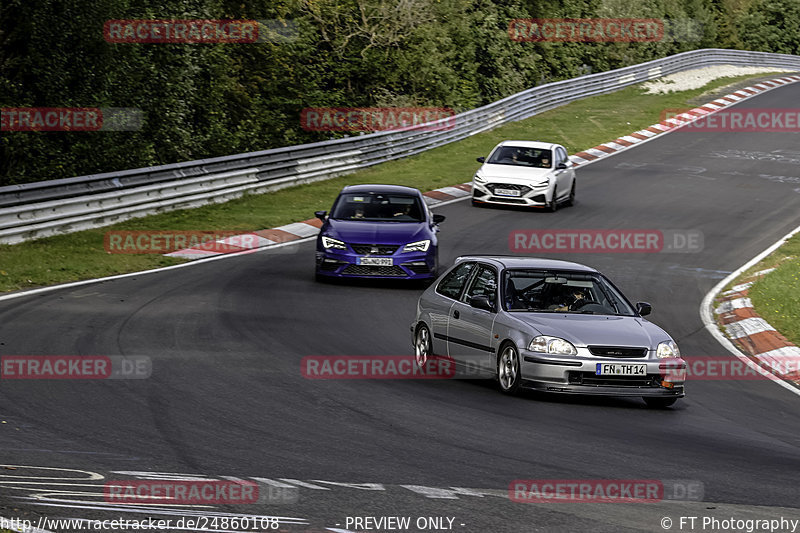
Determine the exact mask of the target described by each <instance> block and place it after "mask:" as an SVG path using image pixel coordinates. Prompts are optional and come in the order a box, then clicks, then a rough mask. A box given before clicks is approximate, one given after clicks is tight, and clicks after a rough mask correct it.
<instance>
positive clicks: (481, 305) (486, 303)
mask: <svg viewBox="0 0 800 533" xmlns="http://www.w3.org/2000/svg"><path fill="white" fill-rule="evenodd" d="M469 305H471V306H472V307H474V308H476V309H483V310H484V311H490V312H492V313H494V305H492V302H491V301H490V300H489V297H488V296H486V295H485V294H478V295H476V296H470V297H469Z"/></svg>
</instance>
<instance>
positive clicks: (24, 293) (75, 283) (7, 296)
mask: <svg viewBox="0 0 800 533" xmlns="http://www.w3.org/2000/svg"><path fill="white" fill-rule="evenodd" d="M315 238H316V236H315V237H306V238H304V239H297V240H294V241H287V242H282V243H280V244H275V245H272V246H267V247H265V248H260V249H258V250H243V251H241V252H233V253H229V254H221V255H217V256H214V257H205V258H203V259H197V260H195V261H190V262H187V263H181V264H180V265H172V266H166V267H159V268H153V269H150V270H140V271H138V272H128V273H127V274H116V275H114V276H106V277H104V278H95V279H85V280H81V281H70V282H69V283H62V284H60V285H51V286H49V287H39V288H36V289H30V290H24V291H20V292H13V293H11V294H3V295H0V301H3V300H13V299H14V298H21V297H23V296H32V295H34V294H41V293H44V292H51V291H55V290H58V289H68V288H71V287H80V286H82V285H91V284H92V283H100V282H102V281H112V280H116V279H123V278H131V277H135V276H144V275H146V274H155V273H158V272H166V271H168V270H174V269H177V268H187V267H191V266H195V265H200V264H203V263H209V262H211V261H222V260H223V259H230V258H233V257H238V256H240V255H245V254H252V253H263V252H267V251H270V250H274V249H275V248H283V247H284V246H295V245H297V244H300V243H304V242H309V241H312V240H314V239H315Z"/></svg>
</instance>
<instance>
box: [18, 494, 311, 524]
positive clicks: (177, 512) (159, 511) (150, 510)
mask: <svg viewBox="0 0 800 533" xmlns="http://www.w3.org/2000/svg"><path fill="white" fill-rule="evenodd" d="M20 499H22V500H25V499H27V498H20ZM64 501H65V502H67V503H72V504H75V505H66V504H65V503H48V502H39V501H31V502H30V505H36V506H39V507H63V508H70V509H91V510H95V511H113V512H116V513H138V514H154V515H164V516H208V517H230V518H267V519H268V518H274V519H276V520H278V521H280V522H286V523H289V524H301V525H302V524H304V523H306V522H307V519H306V518H298V517H289V516H271V515H257V514H245V513H223V512H216V511H211V510H207V509H202V510H194V509H177V508H176V509H163V508H159V507H153V506H151V505H140V506H136V507H128V506H125V505H103V504H94V505H85V502H83V501H81V500H64Z"/></svg>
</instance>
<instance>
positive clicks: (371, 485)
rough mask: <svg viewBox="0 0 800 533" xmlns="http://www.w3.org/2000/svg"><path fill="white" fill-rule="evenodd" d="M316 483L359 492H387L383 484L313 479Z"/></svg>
mask: <svg viewBox="0 0 800 533" xmlns="http://www.w3.org/2000/svg"><path fill="white" fill-rule="evenodd" d="M311 481H314V482H315V483H327V484H328V485H336V486H337V487H346V488H348V489H359V490H386V487H384V486H383V485H382V484H381V483H340V482H338V481H323V480H321V479H312V480H311Z"/></svg>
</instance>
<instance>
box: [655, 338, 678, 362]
mask: <svg viewBox="0 0 800 533" xmlns="http://www.w3.org/2000/svg"><path fill="white" fill-rule="evenodd" d="M680 356H681V351H680V350H679V349H678V345H677V344H675V343H674V342H673V341H664V342H661V343H659V344H658V348H657V349H656V357H658V358H660V359H666V358H667V357H680Z"/></svg>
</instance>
